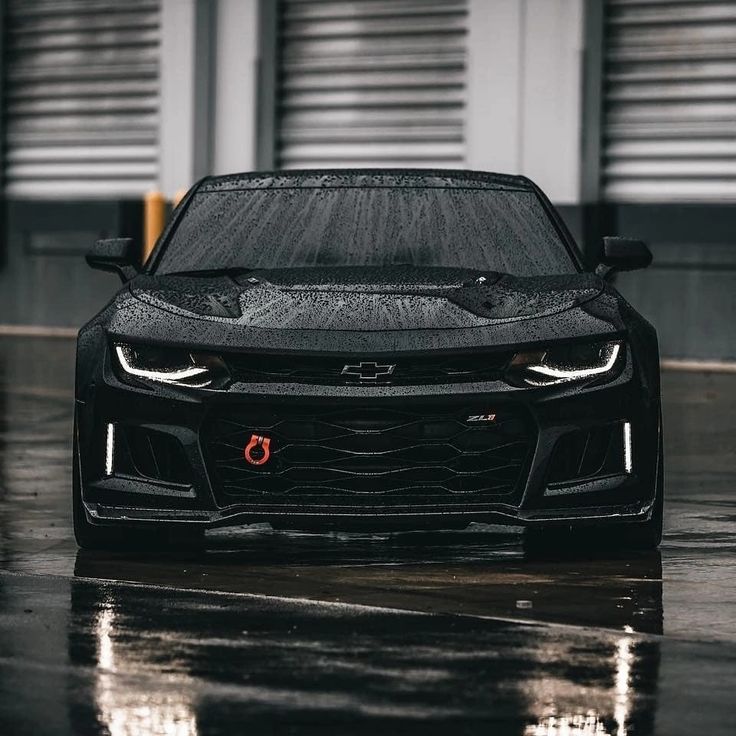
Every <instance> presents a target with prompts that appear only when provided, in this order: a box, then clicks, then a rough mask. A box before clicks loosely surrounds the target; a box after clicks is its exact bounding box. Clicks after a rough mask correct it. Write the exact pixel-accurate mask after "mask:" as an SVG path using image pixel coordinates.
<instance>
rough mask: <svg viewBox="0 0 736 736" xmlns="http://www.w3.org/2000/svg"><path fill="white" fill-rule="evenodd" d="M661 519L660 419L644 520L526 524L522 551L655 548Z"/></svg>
mask: <svg viewBox="0 0 736 736" xmlns="http://www.w3.org/2000/svg"><path fill="white" fill-rule="evenodd" d="M663 520H664V451H663V449H662V438H661V420H660V440H659V455H658V461H657V476H656V481H655V491H654V503H653V504H652V513H651V515H650V517H649V518H648V519H647V520H646V521H636V522H634V521H632V522H626V523H623V524H605V525H604V524H593V525H590V526H585V527H580V528H571V527H556V528H555V527H550V528H540V529H537V528H534V527H532V528H529V529H526V531H525V532H524V551H525V553H526V554H527V555H529V556H533V557H541V556H544V557H548V556H550V555H560V554H563V555H564V554H581V553H586V554H601V553H606V552H609V551H629V550H630V551H634V550H636V551H644V550H655V549H657V547H659V545H660V543H661V542H662V523H663Z"/></svg>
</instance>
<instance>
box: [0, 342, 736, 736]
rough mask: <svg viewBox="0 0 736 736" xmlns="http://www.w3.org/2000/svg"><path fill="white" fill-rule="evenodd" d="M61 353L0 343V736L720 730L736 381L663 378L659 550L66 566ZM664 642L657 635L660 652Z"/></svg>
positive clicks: (248, 556) (287, 554) (506, 544)
mask: <svg viewBox="0 0 736 736" xmlns="http://www.w3.org/2000/svg"><path fill="white" fill-rule="evenodd" d="M72 381H73V344H72V343H71V342H67V341H63V340H57V341H50V340H40V339H36V340H32V339H20V338H13V339H2V340H0V382H1V388H0V568H1V569H2V570H3V572H0V733H25V732H29V733H40V732H43V733H60V734H66V733H110V734H112V736H116V735H117V734H141V733H143V734H147V733H166V734H176V735H177V736H178V735H179V734H181V735H184V734H203V733H220V732H223V733H224V732H229V731H236V732H240V731H241V730H243V729H242V726H243V724H246V723H247V725H248V730H254V731H259V730H266V731H284V730H293V731H298V732H310V731H317V730H324V729H325V727H329V728H330V729H332V730H338V729H339V730H340V731H344V732H350V733H362V732H364V731H365V732H367V731H368V730H369V729H370V730H371V731H374V730H375V729H376V727H378V728H380V727H382V726H383V727H386V728H388V729H389V730H390V731H392V732H393V731H398V730H401V731H407V730H409V731H410V730H411V729H412V728H413V729H414V730H416V731H419V730H420V729H421V730H422V731H423V732H426V731H427V730H428V728H429V729H430V730H437V731H447V730H448V729H449V728H453V729H460V731H461V732H473V733H476V732H479V731H480V729H481V728H482V729H483V730H485V731H488V732H493V733H524V734H534V735H535V736H536V735H537V734H545V735H557V734H559V735H562V734H624V733H628V734H634V735H635V734H646V733H652V732H657V733H663V734H672V733H688V734H693V733H709V734H715V733H732V732H733V727H732V725H731V723H730V718H731V716H730V709H729V704H730V701H731V699H732V698H731V694H732V691H733V686H734V684H736V682H734V673H735V672H736V661H735V660H736V582H735V581H736V576H735V575H734V573H735V572H736V565H735V564H734V560H735V559H736V556H735V553H736V536H735V532H734V523H733V522H734V520H735V519H736V499H735V498H734V495H733V491H734V480H735V479H736V447H735V445H736V442H735V440H734V438H735V437H736V412H734V408H736V406H735V405H736V376H724V375H721V376H718V375H711V376H694V375H692V374H675V373H668V374H665V375H664V399H665V407H664V414H665V423H666V430H667V436H666V450H667V455H668V458H667V459H668V464H667V496H668V505H667V510H666V521H665V542H664V544H663V546H662V551H661V554H660V553H653V554H644V555H630V556H623V557H620V558H618V559H605V560H594V559H593V560H581V559H564V558H560V559H556V560H547V561H539V560H530V559H525V558H524V555H523V553H522V548H521V545H520V538H519V535H518V534H517V533H516V531H515V530H504V529H501V528H495V527H494V528H488V527H474V528H471V529H469V530H468V531H466V532H461V533H433V534H428V533H423V534H401V535H340V534H326V535H314V534H297V533H283V532H273V531H271V530H269V529H267V528H250V529H248V530H234V531H231V530H222V531H218V532H216V533H212V534H210V535H209V538H208V549H207V552H206V554H204V555H203V556H201V557H199V558H196V559H191V560H182V559H175V558H168V559H167V558H164V557H161V556H159V557H158V558H157V559H151V558H146V557H143V556H140V557H134V556H130V555H128V556H125V555H113V554H110V553H106V554H103V553H90V552H78V551H77V549H76V546H75V545H74V542H73V540H72V539H71V536H70V534H71V530H70V520H69V480H70V457H69V455H70V426H71V398H72ZM662 635H663V636H662Z"/></svg>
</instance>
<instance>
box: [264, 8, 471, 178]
mask: <svg viewBox="0 0 736 736" xmlns="http://www.w3.org/2000/svg"><path fill="white" fill-rule="evenodd" d="M280 10H281V14H280V23H279V48H280V75H279V88H278V131H277V142H276V146H277V152H276V159H277V164H278V165H280V166H282V167H284V168H312V167H353V166H355V167H360V166H375V167H382V166H407V167H415V166H416V167H423V166H435V165H436V166H445V167H453V166H462V165H463V161H464V157H465V147H464V135H463V113H464V109H463V108H464V102H465V57H466V49H465V42H466V33H467V2H466V0H355V1H354V2H347V1H344V0H342V1H339V2H338V1H336V0H283V2H282V3H281V8H280Z"/></svg>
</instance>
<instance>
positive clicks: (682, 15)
mask: <svg viewBox="0 0 736 736" xmlns="http://www.w3.org/2000/svg"><path fill="white" fill-rule="evenodd" d="M603 186H604V194H605V197H606V198H607V199H608V200H613V201H643V200H648V201H652V200H657V201H662V202H666V201H677V200H692V201H697V200H710V201H717V200H723V199H729V200H734V199H736V2H733V0H731V1H730V2H729V1H726V2H713V1H707V2H703V1H700V2H697V1H692V0H691V1H689V2H688V1H683V0H668V1H666V2H665V1H664V0H648V1H642V0H606V66H605V130H604V161H603Z"/></svg>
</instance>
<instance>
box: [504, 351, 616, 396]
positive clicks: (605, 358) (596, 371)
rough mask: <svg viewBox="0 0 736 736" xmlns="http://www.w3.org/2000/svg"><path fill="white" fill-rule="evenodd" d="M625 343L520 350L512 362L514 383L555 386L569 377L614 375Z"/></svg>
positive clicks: (510, 375)
mask: <svg viewBox="0 0 736 736" xmlns="http://www.w3.org/2000/svg"><path fill="white" fill-rule="evenodd" d="M624 353H625V351H624V346H623V343H621V342H619V341H616V342H595V343H582V344H571V345H555V346H554V347H551V348H549V349H542V350H529V351H525V352H521V353H517V354H516V355H515V356H514V358H513V360H512V361H511V364H510V365H509V378H510V379H511V381H512V383H514V384H517V385H519V384H521V385H527V386H553V385H555V384H558V383H567V382H569V381H584V380H589V379H601V378H607V379H610V378H612V377H613V376H614V375H615V374H616V372H617V371H619V368H620V366H621V364H622V358H623V356H624Z"/></svg>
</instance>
